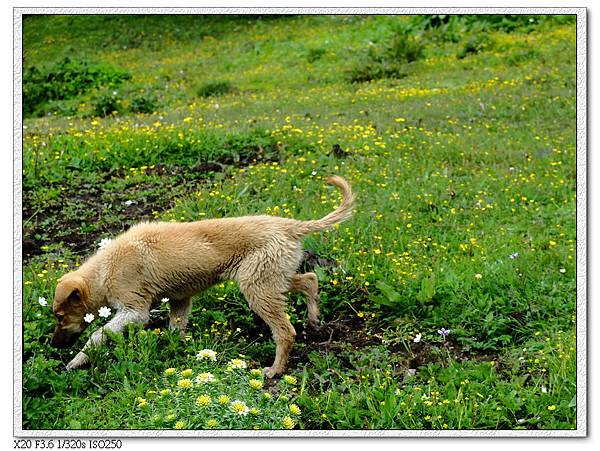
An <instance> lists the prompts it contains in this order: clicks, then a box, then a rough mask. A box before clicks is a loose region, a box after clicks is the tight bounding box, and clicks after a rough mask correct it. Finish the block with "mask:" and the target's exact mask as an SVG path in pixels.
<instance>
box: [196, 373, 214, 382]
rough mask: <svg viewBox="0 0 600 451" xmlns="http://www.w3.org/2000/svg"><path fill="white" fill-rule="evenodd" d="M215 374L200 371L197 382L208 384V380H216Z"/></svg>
mask: <svg viewBox="0 0 600 451" xmlns="http://www.w3.org/2000/svg"><path fill="white" fill-rule="evenodd" d="M214 381H215V376H214V375H213V374H212V373H200V374H198V376H196V383H198V384H206V383H207V382H214Z"/></svg>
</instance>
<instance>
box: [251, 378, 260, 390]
mask: <svg viewBox="0 0 600 451" xmlns="http://www.w3.org/2000/svg"><path fill="white" fill-rule="evenodd" d="M248 385H250V387H251V388H253V389H255V390H260V389H261V388H263V383H262V381H259V380H258V379H250V380H249V381H248Z"/></svg>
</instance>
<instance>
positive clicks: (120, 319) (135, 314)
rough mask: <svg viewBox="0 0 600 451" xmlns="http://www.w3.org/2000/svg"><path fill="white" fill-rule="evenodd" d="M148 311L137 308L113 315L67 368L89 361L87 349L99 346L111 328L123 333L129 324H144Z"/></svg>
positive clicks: (76, 366)
mask: <svg viewBox="0 0 600 451" xmlns="http://www.w3.org/2000/svg"><path fill="white" fill-rule="evenodd" d="M148 317H149V315H148V311H147V310H144V311H135V310H128V309H124V310H119V311H117V313H116V314H115V316H113V318H112V319H111V320H110V321H109V322H108V323H106V324H105V325H104V326H103V327H101V328H100V329H98V330H96V331H95V332H94V333H93V334H92V335H91V337H90V339H89V340H88V341H87V343H86V344H85V346H84V347H83V350H82V351H81V352H79V353H78V354H77V355H76V356H75V357H74V358H73V360H71V361H70V362H69V363H68V364H67V370H73V369H75V368H78V367H80V366H82V365H85V364H86V363H87V362H88V356H87V355H86V354H85V350H86V349H88V348H89V347H90V346H98V345H100V344H101V343H103V342H104V340H106V334H105V333H104V332H105V331H107V330H109V331H111V332H113V333H121V332H122V331H123V329H124V328H125V326H126V325H127V324H143V323H145V322H146V321H148Z"/></svg>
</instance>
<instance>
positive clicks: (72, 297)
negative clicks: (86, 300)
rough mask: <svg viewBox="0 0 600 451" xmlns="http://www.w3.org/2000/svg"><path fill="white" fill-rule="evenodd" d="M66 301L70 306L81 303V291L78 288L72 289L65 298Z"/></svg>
mask: <svg viewBox="0 0 600 451" xmlns="http://www.w3.org/2000/svg"><path fill="white" fill-rule="evenodd" d="M67 301H69V302H70V303H71V304H79V303H80V302H81V291H80V290H79V288H73V291H71V294H69V296H68V297H67Z"/></svg>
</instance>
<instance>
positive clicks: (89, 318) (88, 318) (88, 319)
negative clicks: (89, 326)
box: [83, 313, 95, 323]
mask: <svg viewBox="0 0 600 451" xmlns="http://www.w3.org/2000/svg"><path fill="white" fill-rule="evenodd" d="M94 318H95V316H94V315H92V314H91V313H88V314H87V315H85V316H84V317H83V320H84V321H85V322H86V323H91V322H92V321H94Z"/></svg>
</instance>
